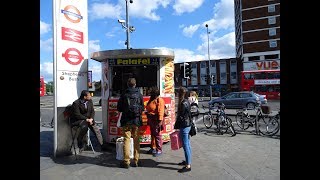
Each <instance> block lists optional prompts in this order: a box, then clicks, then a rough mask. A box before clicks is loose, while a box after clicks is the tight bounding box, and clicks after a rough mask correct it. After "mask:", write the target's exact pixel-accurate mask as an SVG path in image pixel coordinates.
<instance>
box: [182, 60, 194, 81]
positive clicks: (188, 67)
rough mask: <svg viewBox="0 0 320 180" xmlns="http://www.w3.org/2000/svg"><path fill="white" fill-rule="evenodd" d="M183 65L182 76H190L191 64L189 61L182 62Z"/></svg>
mask: <svg viewBox="0 0 320 180" xmlns="http://www.w3.org/2000/svg"><path fill="white" fill-rule="evenodd" d="M183 66H184V78H188V79H189V78H190V77H191V74H192V69H191V65H190V64H189V63H183Z"/></svg>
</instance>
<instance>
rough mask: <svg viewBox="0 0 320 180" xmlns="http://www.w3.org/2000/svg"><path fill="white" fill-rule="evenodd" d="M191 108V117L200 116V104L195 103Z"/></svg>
mask: <svg viewBox="0 0 320 180" xmlns="http://www.w3.org/2000/svg"><path fill="white" fill-rule="evenodd" d="M190 106H191V107H190V113H191V117H194V116H198V115H199V114H200V113H199V106H198V104H197V103H194V102H193V103H191V105H190Z"/></svg>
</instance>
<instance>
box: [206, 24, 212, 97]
mask: <svg viewBox="0 0 320 180" xmlns="http://www.w3.org/2000/svg"><path fill="white" fill-rule="evenodd" d="M206 28H207V36H208V59H209V77H208V78H210V81H209V82H210V83H209V87H210V100H211V99H212V87H211V85H212V78H211V63H210V50H209V49H210V47H209V34H210V32H209V29H208V24H206Z"/></svg>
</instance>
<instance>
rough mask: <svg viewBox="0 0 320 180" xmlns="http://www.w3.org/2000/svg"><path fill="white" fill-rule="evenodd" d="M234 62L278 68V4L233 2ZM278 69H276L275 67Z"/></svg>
mask: <svg viewBox="0 0 320 180" xmlns="http://www.w3.org/2000/svg"><path fill="white" fill-rule="evenodd" d="M234 8H235V35H236V58H238V59H239V60H241V61H242V62H243V67H245V66H247V65H245V64H246V63H251V62H252V61H253V62H256V61H258V62H268V61H269V60H276V61H278V62H279V63H278V64H279V65H280V0H259V1H257V0H234ZM279 68H280V66H279Z"/></svg>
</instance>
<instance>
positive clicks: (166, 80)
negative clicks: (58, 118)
mask: <svg viewBox="0 0 320 180" xmlns="http://www.w3.org/2000/svg"><path fill="white" fill-rule="evenodd" d="M90 58H91V59H93V60H96V61H98V62H101V68H102V69H101V74H102V78H101V85H102V88H101V91H102V92H101V98H102V121H103V130H104V133H105V139H106V141H107V142H108V143H115V142H116V139H117V138H118V137H121V136H122V131H121V129H122V128H118V127H117V121H118V119H119V112H118V111H117V102H118V100H119V97H120V95H121V94H122V93H123V92H124V91H125V90H126V89H127V80H128V78H131V77H133V78H135V79H136V80H137V85H136V87H137V88H138V89H139V90H140V92H141V93H142V94H143V100H144V105H145V106H146V104H147V102H148V100H149V98H150V96H148V90H149V89H150V87H153V86H157V87H158V88H159V90H160V97H162V98H163V99H164V101H165V106H166V107H167V108H168V109H169V116H167V117H165V118H164V123H165V128H164V130H163V131H162V139H163V142H168V141H169V140H170V133H171V132H173V125H174V122H175V94H174V52H173V51H171V50H166V49H120V50H106V51H99V52H94V53H92V54H91V57H90ZM142 123H143V125H142V126H141V127H140V129H139V130H140V135H141V139H140V143H141V144H150V143H151V135H150V133H151V132H150V128H149V126H148V125H147V117H146V115H145V114H142Z"/></svg>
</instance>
